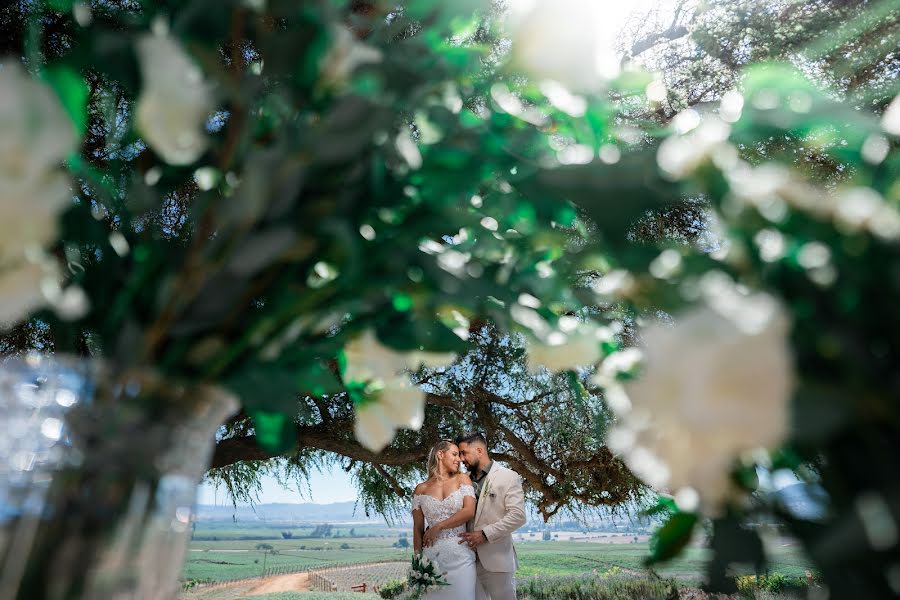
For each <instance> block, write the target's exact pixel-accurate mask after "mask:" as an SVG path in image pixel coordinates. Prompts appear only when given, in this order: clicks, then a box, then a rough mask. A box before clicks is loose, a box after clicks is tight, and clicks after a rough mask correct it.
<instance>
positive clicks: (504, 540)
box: [469, 463, 527, 600]
mask: <svg viewBox="0 0 900 600" xmlns="http://www.w3.org/2000/svg"><path fill="white" fill-rule="evenodd" d="M526 521H527V518H526V516H525V493H524V492H523V491H522V478H521V477H520V476H519V474H518V473H516V472H515V471H512V470H511V469H507V468H506V467H502V466H500V465H498V464H496V463H494V465H493V466H492V467H491V470H490V472H489V473H488V474H487V477H486V478H485V480H484V485H483V486H482V487H481V494H480V495H479V497H478V508H477V509H476V510H475V518H474V519H473V520H472V521H470V523H469V529H470V530H471V531H479V530H480V531H483V532H484V535H485V537H486V538H487V540H488V541H487V543H484V544H481V545H480V546H478V548H477V549H476V552H477V553H478V562H477V563H476V570H477V573H478V581H479V583H481V588H482V589H481V590H480V591H479V592H480V593H479V599H480V600H486V599H488V598H489V599H490V600H515V597H516V583H515V573H516V569H517V568H518V566H519V561H518V558H517V557H516V549H515V547H513V541H512V534H513V532H514V531H515V530H516V529H518V528H519V527H521V526H522V525H524V524H525V523H526Z"/></svg>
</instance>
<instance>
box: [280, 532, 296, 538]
mask: <svg viewBox="0 0 900 600" xmlns="http://www.w3.org/2000/svg"><path fill="white" fill-rule="evenodd" d="M281 537H283V538H284V539H286V540H289V539H291V538H292V537H294V534H293V533H291V532H290V531H282V532H281Z"/></svg>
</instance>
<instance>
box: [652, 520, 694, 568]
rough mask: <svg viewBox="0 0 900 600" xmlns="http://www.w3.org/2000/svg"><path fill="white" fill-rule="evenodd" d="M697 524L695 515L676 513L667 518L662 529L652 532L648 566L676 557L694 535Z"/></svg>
mask: <svg viewBox="0 0 900 600" xmlns="http://www.w3.org/2000/svg"><path fill="white" fill-rule="evenodd" d="M696 524H697V515H696V514H695V513H687V512H677V513H675V514H673V515H672V516H670V517H669V519H668V520H667V521H666V522H665V524H663V526H662V527H660V528H659V529H657V530H656V531H655V532H653V536H652V537H651V538H650V557H649V559H648V560H647V562H648V564H651V565H652V564H656V563H659V562H663V561H666V560H669V559H670V558H672V557H674V556H676V555H677V554H678V553H679V552H681V549H682V548H684V547H685V546H686V545H687V544H688V542H690V541H691V535H692V534H693V533H694V526H695V525H696Z"/></svg>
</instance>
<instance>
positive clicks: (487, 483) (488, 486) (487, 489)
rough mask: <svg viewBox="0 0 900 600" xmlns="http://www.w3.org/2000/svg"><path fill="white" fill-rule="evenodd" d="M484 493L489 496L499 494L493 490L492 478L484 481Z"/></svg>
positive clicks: (494, 496)
mask: <svg viewBox="0 0 900 600" xmlns="http://www.w3.org/2000/svg"><path fill="white" fill-rule="evenodd" d="M482 493H483V494H485V495H487V496H488V497H489V498H496V497H497V494H495V493H494V492H492V491H491V480H490V479H487V480H486V481H485V482H484V490H483V491H482Z"/></svg>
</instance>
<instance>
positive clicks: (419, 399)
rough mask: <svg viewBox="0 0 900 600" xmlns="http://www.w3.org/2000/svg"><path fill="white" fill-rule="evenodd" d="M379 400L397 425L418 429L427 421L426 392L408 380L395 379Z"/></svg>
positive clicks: (387, 386) (389, 418) (392, 421)
mask: <svg viewBox="0 0 900 600" xmlns="http://www.w3.org/2000/svg"><path fill="white" fill-rule="evenodd" d="M378 402H379V404H381V406H382V408H383V410H384V412H385V415H387V417H388V420H390V422H391V423H393V424H394V425H396V426H397V427H405V428H406V429H414V430H416V431H418V430H419V429H420V428H421V427H422V423H424V422H425V394H424V393H423V392H422V390H420V389H419V388H417V387H416V386H414V385H412V384H410V383H408V382H407V381H404V380H400V379H395V380H394V381H391V382H390V383H388V384H387V385H386V386H385V388H384V389H383V390H382V391H381V394H380V396H379V398H378Z"/></svg>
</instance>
